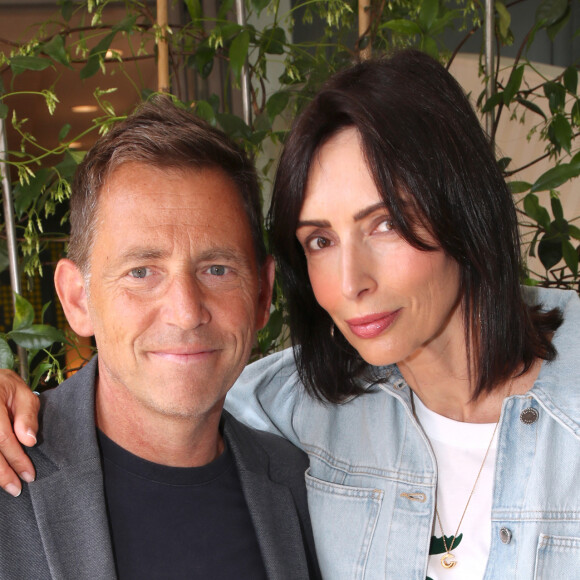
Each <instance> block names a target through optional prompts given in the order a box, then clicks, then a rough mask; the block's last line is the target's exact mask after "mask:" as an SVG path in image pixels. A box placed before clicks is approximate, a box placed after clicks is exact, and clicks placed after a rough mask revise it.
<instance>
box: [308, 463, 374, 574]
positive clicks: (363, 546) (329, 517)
mask: <svg viewBox="0 0 580 580" xmlns="http://www.w3.org/2000/svg"><path fill="white" fill-rule="evenodd" d="M310 473H311V470H310V469H308V470H307V471H306V487H307V490H308V508H309V510H310V517H311V520H312V526H313V529H314V540H315V543H316V548H317V553H318V560H319V563H320V569H321V571H322V574H323V577H324V578H332V580H340V579H344V580H359V579H362V578H364V576H365V568H366V564H367V559H368V555H369V551H370V547H371V543H372V539H373V535H374V532H375V528H376V525H377V520H378V517H379V512H380V510H381V504H382V501H383V496H384V491H383V490H380V489H368V488H363V487H349V486H345V485H339V484H336V483H329V482H326V481H322V480H320V479H317V478H315V477H313V476H312V475H311V474H310Z"/></svg>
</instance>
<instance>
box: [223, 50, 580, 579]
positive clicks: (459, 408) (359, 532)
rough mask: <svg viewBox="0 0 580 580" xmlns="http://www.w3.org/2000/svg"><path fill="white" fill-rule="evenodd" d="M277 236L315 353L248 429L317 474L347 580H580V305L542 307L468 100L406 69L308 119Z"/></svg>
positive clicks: (275, 366)
mask: <svg viewBox="0 0 580 580" xmlns="http://www.w3.org/2000/svg"><path fill="white" fill-rule="evenodd" d="M271 229H272V240H273V245H274V253H275V255H276V258H277V259H278V263H279V266H280V271H281V276H282V283H283V285H284V289H285V293H286V297H287V299H288V307H289V315H290V324H291V330H292V339H293V343H294V345H295V349H294V350H288V351H285V352H283V353H279V354H276V355H273V356H272V357H268V358H266V359H263V360H262V361H259V362H257V363H255V364H254V365H251V366H250V367H248V368H247V369H246V371H245V372H244V374H243V375H242V378H241V379H240V381H239V383H238V384H237V385H236V387H234V389H233V391H232V392H231V393H230V395H229V396H228V399H229V408H230V410H233V411H234V412H235V413H236V415H237V416H238V417H240V418H242V419H244V418H245V419H246V420H247V421H248V422H250V423H252V424H253V425H255V426H257V427H259V428H265V429H269V430H272V431H275V432H278V433H281V434H283V435H284V436H285V437H287V438H289V439H290V440H291V441H293V442H294V443H295V444H296V445H298V446H300V447H302V448H303V449H304V450H305V451H306V452H307V453H308V454H309V456H310V468H309V470H308V471H307V473H306V480H307V485H308V494H309V507H310V510H311V517H312V521H313V528H314V532H315V537H316V545H317V551H318V555H319V560H320V565H321V569H322V572H323V575H324V577H325V578H329V579H332V580H336V579H345V580H352V579H358V578H369V579H374V578H397V579H399V578H401V579H405V580H408V579H418V580H424V579H425V577H426V576H428V577H431V578H433V579H434V580H435V579H445V578H450V579H452V578H461V579H465V578H486V579H491V578H493V579H498V580H499V579H502V580H503V579H507V578H518V579H519V578H522V579H523V578H526V579H527V578H554V577H556V575H557V577H558V578H576V577H577V575H578V571H577V569H578V564H579V562H580V491H579V487H578V485H577V483H576V479H575V476H576V474H578V473H580V396H579V394H578V389H577V388H576V384H575V381H573V364H574V363H575V362H576V359H577V358H578V354H579V351H580V348H579V340H578V338H576V335H575V333H576V332H577V330H576V329H577V328H578V324H579V322H580V305H579V302H578V297H577V296H576V295H575V294H574V293H572V292H558V291H544V290H533V289H526V291H525V292H524V289H522V288H521V287H520V285H519V275H520V270H521V264H520V248H519V242H518V233H517V222H516V214H515V209H514V206H513V202H512V199H511V195H510V193H509V190H508V188H507V186H506V184H505V183H504V181H503V179H502V177H501V174H500V172H499V170H498V168H497V165H496V163H495V160H494V156H493V153H492V151H491V149H490V147H489V144H488V141H487V139H486V137H485V135H484V134H483V132H482V130H481V128H480V126H479V123H478V120H477V118H476V116H475V114H474V113H473V111H472V109H471V108H470V105H469V103H468V101H467V99H466V98H465V96H464V94H463V92H462V91H461V89H460V87H459V86H458V84H457V83H456V82H455V81H454V80H453V78H452V77H451V76H450V75H449V74H448V73H447V72H446V71H445V69H444V68H443V67H441V66H440V65H439V64H438V63H436V62H435V61H433V60H432V59H430V58H429V57H427V56H425V55H423V54H421V53H418V52H415V51H405V52H402V53H399V54H397V55H395V56H394V57H392V58H390V59H385V60H380V61H372V62H366V63H362V64H359V65H356V66H354V67H353V68H351V69H348V70H346V71H344V72H341V73H339V74H338V75H336V76H335V77H334V78H333V79H331V80H330V82H329V83H328V84H327V85H326V86H325V87H324V88H323V89H322V91H321V92H320V93H319V94H318V96H317V97H316V98H315V99H314V100H313V102H312V103H311V104H310V105H309V106H308V107H307V108H306V110H305V111H304V112H303V113H302V114H301V116H300V117H299V118H298V119H297V121H296V123H295V126H294V127H293V129H292V132H291V134H290V136H289V139H288V141H287V143H286V145H285V149H284V152H283V154H282V158H281V161H280V166H279V170H278V174H277V178H276V184H275V191H274V198H273V205H272V209H271Z"/></svg>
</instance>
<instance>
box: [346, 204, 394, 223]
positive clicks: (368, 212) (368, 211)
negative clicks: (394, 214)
mask: <svg viewBox="0 0 580 580" xmlns="http://www.w3.org/2000/svg"><path fill="white" fill-rule="evenodd" d="M379 209H384V210H386V209H387V206H386V205H385V202H384V201H379V202H378V203H374V204H373V205H369V207H366V208H364V209H361V210H360V211H359V212H357V213H356V214H355V215H354V221H355V222H358V221H360V220H362V219H364V218H366V217H367V216H369V215H371V214H372V213H375V212H376V211H377V210H379Z"/></svg>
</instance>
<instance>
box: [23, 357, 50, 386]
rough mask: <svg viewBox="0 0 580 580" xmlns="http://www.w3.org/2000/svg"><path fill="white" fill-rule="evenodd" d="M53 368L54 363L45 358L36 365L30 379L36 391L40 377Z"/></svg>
mask: <svg viewBox="0 0 580 580" xmlns="http://www.w3.org/2000/svg"><path fill="white" fill-rule="evenodd" d="M51 368H52V363H51V362H50V361H48V360H44V361H42V362H40V363H39V364H38V365H36V367H35V369H34V371H33V372H32V373H31V376H30V377H29V379H28V381H29V383H30V388H31V389H32V390H33V391H35V390H36V387H37V386H38V383H39V382H40V379H41V378H42V377H43V375H45V374H46V373H47V372H48V371H50V369H51Z"/></svg>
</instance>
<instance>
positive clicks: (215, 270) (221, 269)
mask: <svg viewBox="0 0 580 580" xmlns="http://www.w3.org/2000/svg"><path fill="white" fill-rule="evenodd" d="M207 271H208V272H209V273H210V274H211V275H212V276H224V275H225V274H226V273H227V268H226V267H225V266H219V265H217V266H210V267H209V268H208V270H207Z"/></svg>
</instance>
